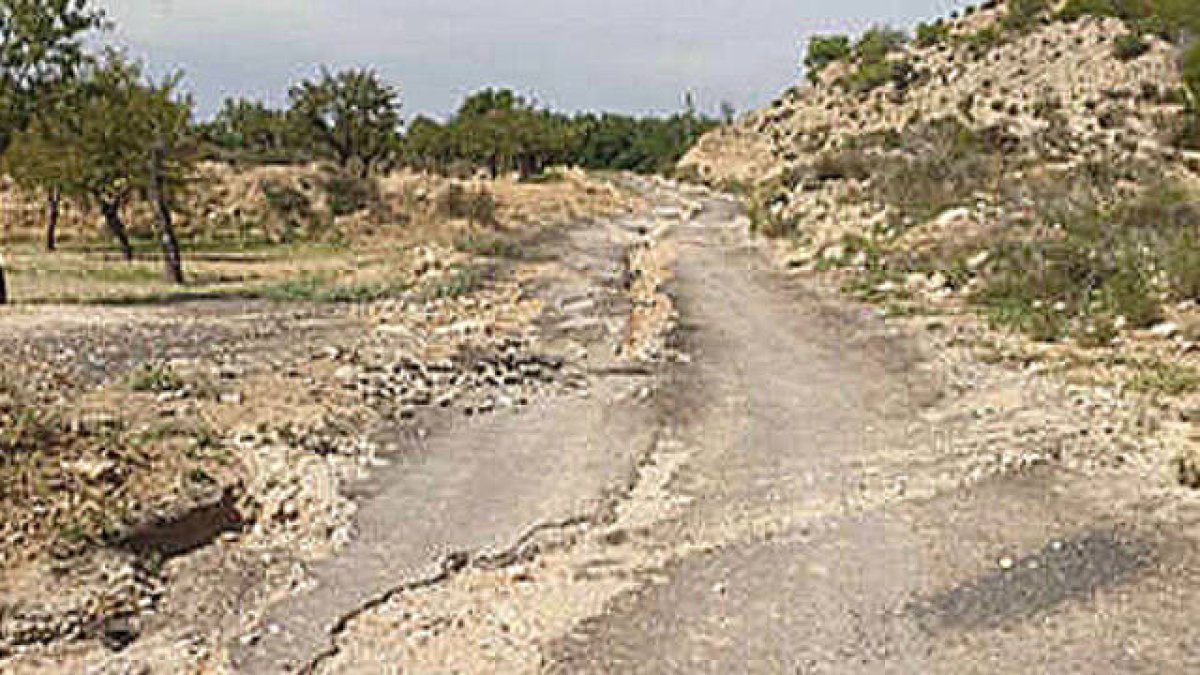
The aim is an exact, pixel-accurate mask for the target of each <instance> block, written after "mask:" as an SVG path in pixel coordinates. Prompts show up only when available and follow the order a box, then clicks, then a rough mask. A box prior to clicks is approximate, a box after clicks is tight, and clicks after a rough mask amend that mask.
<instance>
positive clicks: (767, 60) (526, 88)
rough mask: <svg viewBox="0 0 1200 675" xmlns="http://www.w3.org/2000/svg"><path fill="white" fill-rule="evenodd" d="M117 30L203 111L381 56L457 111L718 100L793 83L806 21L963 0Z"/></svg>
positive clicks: (205, 1)
mask: <svg viewBox="0 0 1200 675" xmlns="http://www.w3.org/2000/svg"><path fill="white" fill-rule="evenodd" d="M99 4H100V5H101V6H102V7H105V8H106V10H107V11H108V13H109V16H110V18H111V19H113V20H114V21H115V22H116V24H117V27H116V30H115V34H114V36H113V37H114V39H115V41H116V42H117V43H119V44H121V45H124V46H126V47H128V48H129V50H130V52H131V53H132V54H133V55H135V56H138V57H142V58H145V59H146V60H147V61H149V62H150V64H151V65H152V66H153V67H154V69H155V70H158V71H161V70H163V69H166V68H180V69H183V70H184V71H185V72H186V74H187V84H188V86H189V88H190V89H191V90H192V91H193V92H194V93H195V94H196V97H197V99H198V101H199V103H200V109H201V112H202V113H208V112H211V111H212V110H213V109H215V108H216V107H217V106H218V105H219V104H220V101H221V100H222V99H223V98H224V97H226V96H230V95H245V96H250V97H253V98H260V99H264V100H266V101H268V102H271V103H275V104H281V103H283V102H284V101H285V99H286V92H287V87H288V85H289V84H290V83H292V82H295V81H296V80H298V79H300V78H303V77H307V76H310V75H313V74H315V73H316V72H317V71H318V69H319V67H320V66H321V65H329V66H332V67H335V68H337V67H347V66H366V65H369V66H373V67H375V68H376V69H377V70H378V71H379V72H380V73H381V74H382V75H383V76H384V77H385V78H386V79H388V80H389V81H390V82H392V83H393V84H395V85H397V86H398V87H399V88H400V89H401V91H402V93H403V99H404V106H405V113H406V115H413V114H416V113H426V114H433V115H435V116H444V115H445V114H446V113H448V112H450V111H452V110H454V109H455V108H456V107H457V105H458V102H459V101H460V100H461V99H462V97H463V96H464V95H465V94H467V93H469V92H471V91H474V90H476V89H479V88H482V87H485V86H511V87H513V88H515V89H518V90H520V91H522V92H524V93H526V94H531V95H533V96H535V97H536V98H537V99H538V100H539V101H541V102H543V103H546V104H549V105H552V106H553V107H555V108H557V109H561V110H568V111H575V110H616V111H622V112H633V113H664V112H672V111H675V110H678V109H679V108H680V106H681V101H682V99H683V93H684V91H687V90H692V91H694V92H695V95H696V98H697V101H698V103H699V105H700V107H701V108H702V109H704V110H706V111H710V112H711V111H715V110H716V109H717V107H718V105H719V103H720V102H721V101H723V100H727V101H729V102H731V103H733V104H734V105H735V106H736V107H737V108H738V109H739V110H745V109H748V108H750V107H754V106H758V105H761V104H763V103H765V102H766V101H769V100H771V99H772V98H773V97H774V96H776V95H777V94H778V93H779V92H780V91H782V90H783V89H784V88H786V87H787V86H789V85H790V84H791V83H793V82H794V81H795V80H796V79H797V78H798V75H799V69H798V67H797V65H796V64H797V61H798V55H799V46H798V45H799V43H800V42H801V41H802V40H803V39H804V37H805V36H806V35H810V34H812V33H822V32H856V31H859V30H862V29H864V28H866V27H868V26H870V25H872V24H875V23H889V24H893V25H897V26H905V27H907V26H911V25H912V24H914V23H915V22H916V21H917V20H920V19H929V18H933V17H937V16H943V15H945V14H948V13H949V12H950V10H951V9H953V8H954V7H956V6H961V5H963V4H964V3H963V2H961V0H838V1H836V2H828V1H821V0H587V1H582V0H519V1H518V0H99Z"/></svg>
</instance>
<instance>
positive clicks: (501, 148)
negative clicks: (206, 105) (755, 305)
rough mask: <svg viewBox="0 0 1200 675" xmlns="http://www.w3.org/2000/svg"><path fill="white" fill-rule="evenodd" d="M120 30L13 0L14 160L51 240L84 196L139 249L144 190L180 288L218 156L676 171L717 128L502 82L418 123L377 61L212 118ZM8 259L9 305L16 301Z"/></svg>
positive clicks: (364, 173) (125, 247)
mask: <svg viewBox="0 0 1200 675" xmlns="http://www.w3.org/2000/svg"><path fill="white" fill-rule="evenodd" d="M105 27H106V19H105V17H104V15H103V13H102V12H101V11H100V10H98V9H96V8H95V6H94V5H93V4H91V0H0V170H2V171H3V172H4V173H5V174H7V175H8V176H10V177H11V178H12V179H14V180H15V181H16V182H17V183H18V184H19V185H20V186H21V187H23V188H25V189H27V190H30V191H36V192H38V193H40V194H43V195H45V199H46V223H47V227H46V244H47V247H48V248H50V249H53V248H54V246H55V236H56V229H57V224H58V218H59V212H60V209H61V205H62V203H63V202H64V200H70V201H72V202H73V203H77V204H79V205H81V206H84V207H86V208H94V209H96V210H97V211H98V212H99V214H100V216H101V218H102V220H103V223H104V226H105V228H106V230H107V231H108V233H109V234H110V235H111V236H112V237H113V239H114V241H115V242H116V244H117V246H118V247H119V248H120V250H121V252H122V253H123V255H124V256H125V258H126V259H132V257H133V245H132V243H131V241H130V236H129V230H128V228H127V227H126V224H125V223H124V222H123V221H122V215H121V214H122V213H123V212H124V211H125V207H126V206H127V205H128V204H130V203H131V202H133V201H134V200H141V201H142V202H144V203H145V204H146V205H147V206H148V207H149V210H150V212H152V213H153V221H154V228H155V233H156V236H157V239H158V240H159V243H160V246H161V249H162V254H163V255H162V257H163V261H164V271H165V276H166V278H167V279H169V280H170V281H172V282H175V283H183V281H184V270H183V260H182V256H181V254H180V250H179V240H178V237H177V236H176V234H175V227H174V222H173V212H174V209H175V207H176V205H177V204H178V203H179V201H180V199H179V197H180V195H181V194H182V193H183V192H184V191H185V190H186V189H187V187H188V185H189V182H190V180H191V177H192V175H193V173H194V170H195V166H196V164H197V163H198V162H199V161H201V160H203V159H218V160H227V161H238V162H251V163H289V162H309V161H315V160H322V161H330V162H332V163H334V164H335V165H336V166H337V167H339V169H340V170H341V171H342V172H344V173H345V174H347V175H350V176H353V177H354V178H357V179H364V178H367V177H368V176H370V175H371V174H373V173H377V172H382V171H387V170H390V169H392V168H394V167H395V166H398V165H401V164H405V165H409V166H412V167H415V168H419V169H425V170H434V171H442V172H447V171H460V170H478V169H486V170H488V171H489V172H490V173H491V174H492V175H493V176H496V175H500V174H502V173H509V172H517V173H520V174H521V175H522V176H523V177H529V176H533V175H536V174H539V173H541V172H542V171H543V169H545V168H546V167H547V166H550V165H555V164H574V165H578V166H582V167H585V168H591V169H615V170H632V171H639V172H654V171H668V170H670V169H671V167H673V166H674V164H675V163H676V162H677V161H678V159H679V158H680V157H681V156H682V155H683V153H684V152H686V151H687V149H688V148H689V147H690V146H691V145H692V144H693V143H694V142H695V141H696V140H697V139H698V138H699V137H700V136H701V135H702V134H703V133H705V132H707V131H708V130H709V129H711V128H712V127H714V126H715V125H716V122H715V121H714V120H712V119H709V118H707V117H705V116H702V115H699V114H697V113H696V112H695V110H694V106H692V105H691V101H690V97H689V100H688V103H687V106H686V110H685V111H684V112H682V113H680V114H677V115H674V116H672V117H668V118H635V117H630V116H624V115H611V114H605V115H594V114H586V115H574V116H570V115H564V114H560V113H556V112H552V111H549V110H545V109H542V108H540V107H539V106H537V105H536V104H534V103H532V102H530V101H529V100H527V99H525V98H523V97H522V96H519V95H518V94H516V93H514V92H513V91H511V90H493V89H489V90H485V91H482V92H479V93H477V94H474V95H472V96H471V97H469V98H468V99H467V100H466V101H465V102H464V103H463V104H462V106H461V107H460V109H459V110H458V111H457V113H456V114H455V115H454V116H453V117H452V118H451V119H450V120H449V121H447V122H444V123H442V122H438V121H435V120H432V119H429V118H427V117H418V118H417V119H416V120H414V121H413V122H412V124H411V125H410V126H409V128H408V129H407V132H405V130H404V129H403V124H402V119H401V114H400V113H401V99H400V93H399V91H398V90H397V89H396V88H394V87H392V86H391V85H389V84H387V83H386V82H384V81H383V80H382V79H381V78H380V77H379V76H378V74H377V73H375V72H374V71H373V70H370V69H350V70H345V71H341V72H332V71H328V70H322V71H321V73H320V74H319V76H318V77H316V78H314V79H311V80H307V81H304V82H301V83H299V84H297V85H296V86H294V87H292V88H291V89H290V91H289V92H288V106H287V108H286V109H282V110H280V109H274V108H271V107H269V106H267V105H265V104H263V103H261V102H258V101H253V100H246V99H233V100H229V101H226V102H225V104H224V106H223V108H222V109H221V110H220V112H219V113H218V114H217V115H216V116H215V117H214V118H213V119H212V120H210V121H207V122H201V123H197V122H196V120H195V116H194V105H193V101H192V99H191V97H190V96H189V95H187V94H186V92H184V91H183V90H182V89H181V87H180V82H181V77H180V75H179V74H173V75H170V76H167V77H165V78H162V79H158V80H156V79H154V78H152V77H150V76H149V75H148V73H147V70H146V68H145V67H144V66H143V65H142V64H141V63H139V62H136V61H132V60H130V59H128V58H127V57H126V56H125V55H124V54H122V53H121V52H118V51H116V50H113V49H101V50H99V51H89V50H88V49H87V46H88V45H90V44H96V43H97V41H96V40H95V39H94V38H95V36H96V34H98V33H100V32H102V31H103V29H104V28H105ZM724 114H725V115H726V117H727V118H731V117H732V110H731V109H726V110H725V113H724ZM2 263H3V261H2V260H0V304H2V303H4V302H6V301H7V293H6V287H5V282H4V270H3V264H2Z"/></svg>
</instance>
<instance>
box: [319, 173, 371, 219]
mask: <svg viewBox="0 0 1200 675" xmlns="http://www.w3.org/2000/svg"><path fill="white" fill-rule="evenodd" d="M324 187H325V193H326V195H327V196H328V198H329V211H330V213H332V214H333V215H334V217H339V216H348V215H351V214H354V213H358V212H359V211H364V210H366V209H368V208H371V207H372V206H374V205H375V204H377V203H378V202H379V189H378V186H377V185H376V184H375V181H374V180H372V179H370V178H363V177H360V176H357V175H355V174H352V173H349V172H345V171H338V172H336V173H333V174H331V175H330V176H329V177H328V178H326V179H325V185H324Z"/></svg>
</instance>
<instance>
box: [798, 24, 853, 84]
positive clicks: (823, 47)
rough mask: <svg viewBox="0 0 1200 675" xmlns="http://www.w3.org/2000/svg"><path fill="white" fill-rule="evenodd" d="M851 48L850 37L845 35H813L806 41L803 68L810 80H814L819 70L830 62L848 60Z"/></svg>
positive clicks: (819, 72) (851, 51)
mask: <svg viewBox="0 0 1200 675" xmlns="http://www.w3.org/2000/svg"><path fill="white" fill-rule="evenodd" d="M852 54H853V49H852V48H851V46H850V38H849V37H847V36H845V35H814V36H813V37H812V38H810V39H809V41H808V48H807V50H806V53H805V56H804V68H805V70H806V71H807V72H808V78H809V79H810V80H816V79H817V76H818V75H820V74H821V71H822V70H824V69H825V67H826V66H828V65H829V64H831V63H837V62H838V61H849V60H850V57H851V55H852Z"/></svg>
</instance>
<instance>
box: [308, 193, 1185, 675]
mask: <svg viewBox="0 0 1200 675" xmlns="http://www.w3.org/2000/svg"><path fill="white" fill-rule="evenodd" d="M734 216H735V213H734V211H733V210H732V209H731V208H730V207H729V206H727V205H725V204H723V203H719V202H711V203H709V204H708V208H707V211H706V213H705V215H703V216H702V217H701V218H700V219H698V220H697V221H695V222H692V223H687V224H685V225H683V226H682V227H681V228H679V229H678V230H677V232H676V235H675V237H674V239H675V243H676V245H677V246H678V264H677V270H676V271H677V277H676V278H675V280H674V282H673V288H674V292H675V296H676V300H677V301H678V303H679V307H680V312H681V315H682V324H683V327H682V330H681V333H680V336H679V343H680V344H679V346H680V347H681V348H682V349H683V350H684V352H685V353H687V354H688V355H689V358H688V359H685V360H686V361H689V362H690V364H689V365H677V366H673V367H670V368H669V369H668V370H667V371H665V372H664V373H663V374H662V380H661V383H660V384H661V392H660V395H659V397H658V407H659V416H658V420H657V424H658V438H659V443H658V445H657V446H656V449H655V450H654V451H653V452H652V453H651V454H650V455H649V456H648V457H647V458H646V460H645V461H644V462H643V463H642V466H641V470H640V472H639V474H638V475H639V480H638V481H637V482H636V483H635V485H634V488H633V489H632V490H631V491H630V492H628V493H627V494H625V495H624V496H623V498H622V500H621V501H620V502H619V503H618V504H617V505H616V507H615V508H614V509H613V511H612V517H610V518H608V519H606V520H603V521H601V522H593V523H590V524H589V527H586V528H582V529H578V528H577V529H570V528H564V529H565V530H566V531H565V532H563V533H560V536H559V537H558V538H557V540H556V541H555V543H554V544H553V545H551V546H545V547H543V550H541V551H540V554H539V553H538V552H537V551H535V552H534V553H533V554H531V555H529V556H524V557H521V558H519V559H517V560H514V561H512V564H511V565H509V566H508V567H506V568H504V567H502V568H500V569H493V568H475V569H463V570H459V571H457V573H456V574H453V575H446V576H445V577H444V578H442V579H440V580H439V583H437V584H432V585H430V586H427V587H422V588H420V589H411V590H408V591H403V592H399V593H397V594H395V595H394V596H393V597H390V598H388V599H387V600H386V601H384V602H381V603H378V604H377V605H376V606H373V607H372V608H371V609H370V611H368V612H364V613H363V614H362V615H360V616H358V617H356V618H355V620H354V621H352V622H350V623H349V624H348V625H346V626H342V627H341V628H342V629H343V630H342V631H341V633H340V635H339V638H338V643H339V650H338V653H337V655H336V657H334V658H331V659H329V660H328V661H326V662H324V663H323V664H322V666H323V670H322V672H328V673H335V672H363V673H376V672H378V673H384V672H554V673H581V672H596V673H601V672H604V673H696V672H712V673H729V672H754V673H779V672H793V673H847V672H863V673H891V672H895V673H926V672H945V673H964V672H979V673H993V672H995V673H999V672H1156V673H1159V672H1161V673H1187V672H1195V670H1196V668H1197V667H1200V642H1197V638H1196V634H1195V631H1194V630H1193V629H1192V628H1191V626H1192V625H1193V624H1194V620H1195V616H1196V610H1195V609H1194V607H1195V606H1196V600H1197V596H1198V595H1200V594H1198V593H1197V590H1196V589H1197V587H1196V581H1197V577H1198V576H1200V575H1198V570H1200V558H1198V557H1197V546H1196V544H1195V541H1194V539H1193V538H1192V537H1191V536H1190V535H1189V534H1188V533H1189V532H1195V529H1194V528H1195V522H1196V520H1195V517H1194V512H1192V514H1193V515H1190V516H1188V515H1183V514H1186V513H1189V512H1188V511H1187V510H1186V509H1185V510H1182V511H1181V510H1170V509H1166V508H1164V503H1165V502H1164V501H1162V500H1163V499H1165V498H1164V496H1163V493H1162V492H1161V491H1160V490H1159V487H1158V483H1156V482H1155V480H1156V479H1155V478H1154V477H1151V476H1147V475H1144V474H1139V473H1138V472H1136V471H1128V472H1125V473H1109V474H1104V475H1103V476H1101V475H1095V474H1088V473H1086V472H1083V471H1079V470H1075V469H1069V468H1067V467H1066V465H1064V464H1062V463H1057V462H1048V463H1040V462H1036V463H1035V464H1038V466H1034V467H1027V468H1021V467H1020V466H1017V467H1008V468H1005V469H1003V470H999V469H998V470H996V471H993V472H990V473H989V472H984V473H978V472H976V473H971V472H970V470H969V468H970V467H972V466H975V465H976V463H977V462H978V461H980V456H981V455H983V456H990V455H1000V454H1003V453H1006V452H1008V451H1010V450H1014V451H1016V450H1020V448H1019V447H1014V448H1009V447H1002V446H1003V445H1004V444H1006V442H1007V441H1005V440H1004V439H1002V438H1000V437H997V440H996V441H995V444H994V445H995V447H989V446H988V444H987V443H983V444H980V443H975V444H971V443H967V444H965V445H964V444H961V443H958V442H957V439H956V437H957V436H958V435H964V436H971V435H972V434H974V435H975V436H978V435H979V433H981V432H980V431H979V429H978V428H977V427H979V426H980V425H979V424H978V423H977V422H975V421H972V420H970V419H967V420H962V419H955V418H953V417H952V416H947V415H938V414H935V413H937V412H938V411H940V410H944V409H946V408H952V407H953V406H954V404H955V401H954V400H953V399H949V398H947V397H946V396H945V394H946V393H948V392H947V388H946V386H945V383H944V382H942V381H941V380H940V378H939V377H937V376H936V372H935V369H933V368H932V367H931V366H930V363H929V362H928V358H927V357H928V355H927V354H923V353H922V352H921V349H920V348H919V346H918V344H917V343H916V342H914V341H912V340H910V339H908V338H907V337H904V336H901V335H899V334H897V333H895V332H893V331H891V330H890V329H889V328H887V327H886V326H885V325H884V324H883V323H882V322H881V321H880V320H879V319H877V318H871V317H868V316H864V314H863V313H862V312H861V310H856V309H854V308H850V307H843V306H840V305H839V304H838V303H837V302H835V301H831V300H829V299H828V298H824V297H822V296H820V295H818V294H816V293H815V292H813V291H810V290H807V289H805V288H803V287H796V286H792V285H790V284H788V283H787V282H786V281H784V280H783V279H782V278H781V277H780V276H778V275H777V274H776V273H774V272H772V271H770V270H768V269H766V268H765V267H764V264H763V263H762V262H761V261H762V258H761V257H760V256H759V255H758V254H757V253H756V252H755V251H754V250H753V249H752V248H751V247H748V246H746V244H745V242H744V239H743V238H742V235H741V233H740V232H739V228H738V227H737V226H736V225H735V224H734ZM1051 413H1053V411H1050V412H1049V413H1048V415H1049V416H1048V417H1047V419H1056V418H1054V417H1053V414H1051ZM1047 424H1049V422H1047ZM599 438H606V437H603V436H601V437H599ZM572 447H573V443H571V442H569V441H568V443H566V444H564V446H563V450H565V451H566V453H567V454H566V457H571V456H573V454H574V451H573V450H572V449H571V448H572ZM600 447H602V448H604V447H607V445H606V444H605V443H601V446H600ZM964 448H967V449H966V450H964ZM574 483H575V481H573V480H570V479H567V478H566V477H564V484H565V485H567V486H570V485H572V484H574ZM1168 514H1169V515H1168Z"/></svg>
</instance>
